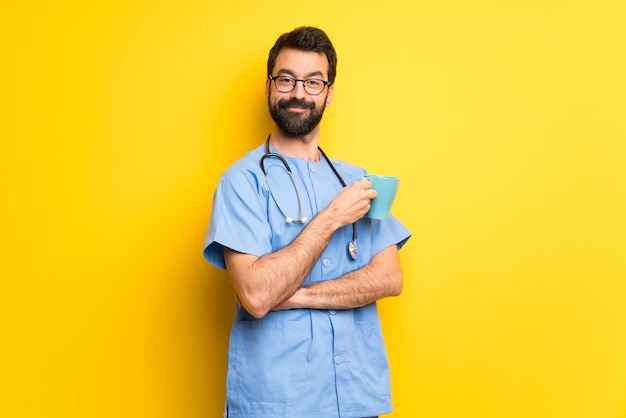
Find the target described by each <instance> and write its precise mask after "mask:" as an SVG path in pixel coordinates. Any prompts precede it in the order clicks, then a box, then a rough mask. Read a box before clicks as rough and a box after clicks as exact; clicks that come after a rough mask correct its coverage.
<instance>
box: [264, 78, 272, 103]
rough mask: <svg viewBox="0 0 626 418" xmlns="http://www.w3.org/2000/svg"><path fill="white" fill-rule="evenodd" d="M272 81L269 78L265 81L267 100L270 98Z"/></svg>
mask: <svg viewBox="0 0 626 418" xmlns="http://www.w3.org/2000/svg"><path fill="white" fill-rule="evenodd" d="M270 83H271V80H270V79H269V77H268V78H266V79H265V99H266V100H269V98H270V87H271V84H270Z"/></svg>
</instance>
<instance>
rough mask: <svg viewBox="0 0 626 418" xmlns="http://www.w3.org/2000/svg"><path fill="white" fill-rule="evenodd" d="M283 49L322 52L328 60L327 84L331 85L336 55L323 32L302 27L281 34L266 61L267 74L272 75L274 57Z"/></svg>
mask: <svg viewBox="0 0 626 418" xmlns="http://www.w3.org/2000/svg"><path fill="white" fill-rule="evenodd" d="M283 48H291V49H296V50H298V51H305V52H309V51H311V52H322V53H324V54H325V55H326V58H327V59H328V82H329V83H330V84H333V83H334V82H335V76H336V74H337V53H336V52H335V48H334V47H333V44H332V42H330V39H329V38H328V36H326V33H324V31H323V30H321V29H318V28H314V27H311V26H302V27H299V28H296V29H294V30H292V31H291V32H287V33H284V34H282V35H281V36H280V37H279V38H278V39H277V40H276V43H275V44H274V46H273V47H272V49H270V55H269V57H268V59H267V74H268V75H272V70H274V65H275V64H276V57H277V56H278V53H279V52H280V51H281V49H283Z"/></svg>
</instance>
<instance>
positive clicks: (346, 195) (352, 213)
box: [328, 179, 378, 226]
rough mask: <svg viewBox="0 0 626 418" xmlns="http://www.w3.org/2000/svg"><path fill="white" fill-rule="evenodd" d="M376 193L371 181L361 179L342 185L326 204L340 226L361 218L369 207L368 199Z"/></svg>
mask: <svg viewBox="0 0 626 418" xmlns="http://www.w3.org/2000/svg"><path fill="white" fill-rule="evenodd" d="M377 195H378V192H376V190H373V189H372V182H370V181H369V180H366V179H363V180H360V181H357V182H355V183H353V184H351V185H350V186H347V187H344V188H343V190H342V191H341V192H339V194H338V195H337V196H335V198H334V199H333V201H332V202H330V205H329V206H328V209H329V211H330V212H331V213H332V214H333V216H334V217H335V219H336V221H337V222H339V223H340V226H344V225H348V224H351V223H354V222H356V221H357V220H359V219H361V218H362V217H363V216H365V214H366V213H367V211H368V210H369V209H370V201H371V200H372V199H373V198H375V197H376V196H377Z"/></svg>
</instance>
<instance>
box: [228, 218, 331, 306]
mask: <svg viewBox="0 0 626 418" xmlns="http://www.w3.org/2000/svg"><path fill="white" fill-rule="evenodd" d="M338 226H339V224H337V223H336V222H335V221H334V219H333V216H332V213H327V212H324V211H322V212H320V213H319V214H318V216H316V217H315V218H313V219H312V220H311V221H310V222H309V223H308V225H307V226H306V227H305V228H304V229H303V230H302V232H301V233H300V235H298V237H297V238H296V239H295V240H294V241H293V242H292V243H291V244H289V245H288V246H286V247H284V248H282V249H280V250H278V251H276V252H274V253H271V254H268V255H266V256H263V257H260V258H259V257H254V256H251V255H247V254H239V253H235V252H234V251H232V250H228V249H225V251H224V256H225V260H226V265H227V270H228V271H229V275H230V277H231V281H232V282H233V285H234V287H235V291H236V292H237V295H238V297H239V299H240V300H241V302H242V304H243V305H244V307H245V308H246V310H247V311H248V312H250V313H251V314H252V315H253V316H255V317H263V316H265V314H266V313H267V312H268V311H269V310H270V309H272V308H273V307H275V306H276V305H278V304H279V303H281V302H282V301H284V300H285V299H287V298H289V297H290V296H292V295H293V294H294V293H295V292H296V291H297V290H298V289H299V288H300V286H301V285H302V282H303V281H304V279H305V278H306V277H307V275H308V274H309V273H310V271H311V269H312V268H313V266H314V265H315V263H316V261H317V260H318V259H319V257H320V255H321V254H322V252H323V251H324V248H326V246H327V245H328V242H329V241H330V239H331V237H332V235H333V233H334V232H335V231H336V230H337V228H338Z"/></svg>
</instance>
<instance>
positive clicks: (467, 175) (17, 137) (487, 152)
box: [0, 0, 626, 418]
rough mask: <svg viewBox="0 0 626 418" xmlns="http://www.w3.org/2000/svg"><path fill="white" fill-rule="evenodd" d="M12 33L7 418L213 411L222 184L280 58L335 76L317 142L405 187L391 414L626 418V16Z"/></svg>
mask: <svg viewBox="0 0 626 418" xmlns="http://www.w3.org/2000/svg"><path fill="white" fill-rule="evenodd" d="M10 3H14V4H11V5H6V4H5V5H3V6H2V11H1V12H0V24H1V25H0V28H1V29H0V31H1V33H0V35H2V36H1V39H2V40H1V41H0V42H1V43H2V44H1V45H2V49H1V59H2V65H1V70H0V71H1V73H2V89H1V92H0V96H1V97H2V109H1V116H0V117H1V118H2V119H1V127H0V129H1V131H0V135H1V138H2V151H1V153H0V154H1V155H2V164H1V170H2V172H1V173H0V174H1V182H2V216H1V222H2V247H3V248H2V251H1V253H2V263H1V267H0V268H1V275H2V290H1V292H0V293H1V296H0V297H1V300H0V321H2V322H1V323H0V325H1V328H0V329H1V333H2V334H1V335H2V348H1V350H2V353H1V359H2V360H1V361H2V364H1V368H0V397H1V399H0V417H7V418H21V417H46V418H51V417H62V418H74V417H76V418H85V417H87V418H100V417H102V418H112V417H116V418H127V417H128V418H136V417H150V418H194V417H198V418H200V417H217V416H220V413H221V410H222V405H223V398H224V380H225V373H226V369H225V366H226V352H227V338H228V330H229V327H230V321H231V319H232V317H233V313H234V309H233V294H232V291H231V289H230V286H229V284H228V281H227V278H226V276H225V274H224V273H223V272H222V271H219V270H217V269H215V268H213V267H211V266H210V265H209V264H207V263H206V262H205V261H204V260H203V258H202V257H201V252H202V246H203V241H204V234H205V232H206V227H207V224H208V218H209V213H210V209H211V199H212V193H213V190H214V188H215V186H216V183H217V181H218V177H219V175H220V173H221V172H222V171H223V170H224V169H225V168H226V167H227V166H229V165H230V164H231V163H232V162H233V161H235V159H237V158H238V157H239V156H241V155H242V154H243V152H245V151H246V150H248V149H251V148H253V147H255V146H256V145H257V144H259V143H260V142H261V141H262V140H264V139H265V137H266V135H267V133H268V132H269V130H270V128H271V123H270V119H269V117H268V115H267V110H266V104H265V98H264V94H263V92H264V90H263V89H264V80H265V61H266V56H267V52H268V50H269V48H270V46H271V45H272V44H273V42H274V40H275V39H276V37H277V36H278V35H280V34H281V33H283V32H285V31H287V30H290V29H292V28H294V27H296V26H299V25H303V24H308V25H316V26H320V27H322V28H323V29H324V30H326V31H327V33H328V34H329V35H330V37H331V38H332V40H333V42H334V44H335V46H336V48H337V50H338V54H339V67H338V77H337V84H336V88H335V100H334V102H333V105H332V106H331V108H330V109H329V110H328V111H327V112H326V116H325V119H324V122H323V128H322V142H321V144H322V146H323V147H324V148H325V150H326V151H327V152H328V154H329V155H330V156H332V157H335V158H340V159H345V160H349V161H351V162H354V163H357V164H360V165H363V166H365V167H367V168H368V169H369V170H370V172H374V173H380V174H388V175H397V176H399V177H400V178H401V183H400V191H399V195H398V198H397V200H396V202H395V205H394V209H393V212H394V214H395V215H396V216H398V217H399V218H401V219H402V220H403V221H404V222H405V224H406V225H407V226H408V227H409V229H410V230H411V231H412V232H413V233H414V237H413V238H412V239H411V240H410V241H409V243H408V244H407V246H406V247H405V248H404V249H403V251H402V252H401V257H402V262H403V267H404V273H405V276H406V286H405V291H404V293H403V295H402V296H401V297H399V298H394V299H389V300H384V301H382V302H381V303H380V306H381V315H382V318H383V326H384V332H385V336H386V340H387V343H388V351H389V356H390V361H391V366H392V384H393V393H394V404H395V412H394V413H393V414H392V415H391V416H393V417H396V418H414V417H424V418H473V417H476V418H518V417H519V418H624V417H626V284H625V276H626V262H625V258H626V257H625V256H624V252H625V251H624V250H625V249H626V242H625V241H626V239H625V233H626V221H625V220H624V213H625V212H626V197H625V192H626V173H625V167H624V160H625V157H626V145H625V139H626V122H625V111H626V99H625V98H626V81H625V80H626V77H625V76H624V75H625V74H626V58H625V57H626V23H625V22H626V5H625V4H624V2H623V1H621V0H614V1H611V0H595V1H592V0H590V1H549V0H544V1H530V2H529V1H518V0H515V1H512V2H506V1H502V2H498V1H487V0H477V1H472V2H464V1H458V0H457V1H454V0H450V1H445V0H444V1H428V2H426V1H409V0H406V1H398V0H389V1H384V2H374V1H369V0H358V1H357V0H348V1H345V2H341V1H327V0H323V1H320V2H316V3H297V2H296V3H293V2H287V3H267V2H259V1H256V0H254V1H253V0H246V1H239V2H238V1H223V2H217V1H191V0H176V1H173V0H171V1H147V0H144V1H141V0H124V1H121V0H111V1H106V2H104V1H94V2H89V1H82V2H78V1H75V2H72V1H68V0H61V1H58V2H41V1H39V2H38V1H25V2H10Z"/></svg>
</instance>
